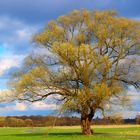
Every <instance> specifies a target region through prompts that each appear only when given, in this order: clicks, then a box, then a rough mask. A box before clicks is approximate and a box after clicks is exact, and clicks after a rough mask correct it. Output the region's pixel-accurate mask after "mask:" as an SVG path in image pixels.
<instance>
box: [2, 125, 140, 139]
mask: <svg viewBox="0 0 140 140" xmlns="http://www.w3.org/2000/svg"><path fill="white" fill-rule="evenodd" d="M94 133H95V134H94V135H93V136H83V135H81V133H80V129H79V128H77V127H71V128H70V127H57V128H33V129H32V128H0V140H140V127H138V126H137V127H134V126H133V127H131V126H128V127H124V128H123V127H122V128H118V127H114V128H113V127H96V128H94Z"/></svg>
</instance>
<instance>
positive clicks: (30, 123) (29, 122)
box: [25, 119, 33, 127]
mask: <svg viewBox="0 0 140 140" xmlns="http://www.w3.org/2000/svg"><path fill="white" fill-rule="evenodd" d="M25 124H26V126H27V127H32V126H33V121H32V120H31V119H25Z"/></svg>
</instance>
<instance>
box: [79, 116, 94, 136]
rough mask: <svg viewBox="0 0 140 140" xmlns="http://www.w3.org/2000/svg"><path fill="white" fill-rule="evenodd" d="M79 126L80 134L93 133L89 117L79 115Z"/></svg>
mask: <svg viewBox="0 0 140 140" xmlns="http://www.w3.org/2000/svg"><path fill="white" fill-rule="evenodd" d="M81 128H82V134H84V135H92V134H93V131H92V129H91V119H90V118H89V117H86V118H82V117H81Z"/></svg>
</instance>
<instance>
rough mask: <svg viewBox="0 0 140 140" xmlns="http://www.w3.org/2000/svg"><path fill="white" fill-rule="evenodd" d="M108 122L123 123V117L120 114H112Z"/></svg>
mask: <svg viewBox="0 0 140 140" xmlns="http://www.w3.org/2000/svg"><path fill="white" fill-rule="evenodd" d="M110 120H111V121H112V122H113V123H115V124H122V123H123V117H122V115H121V114H120V113H114V114H113V115H112V116H110Z"/></svg>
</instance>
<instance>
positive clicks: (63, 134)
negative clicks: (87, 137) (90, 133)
mask: <svg viewBox="0 0 140 140" xmlns="http://www.w3.org/2000/svg"><path fill="white" fill-rule="evenodd" d="M48 135H49V136H76V135H77V136H79V135H82V133H80V132H73V133H71V132H69V133H65V132H64V133H56V132H54V133H48Z"/></svg>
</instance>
